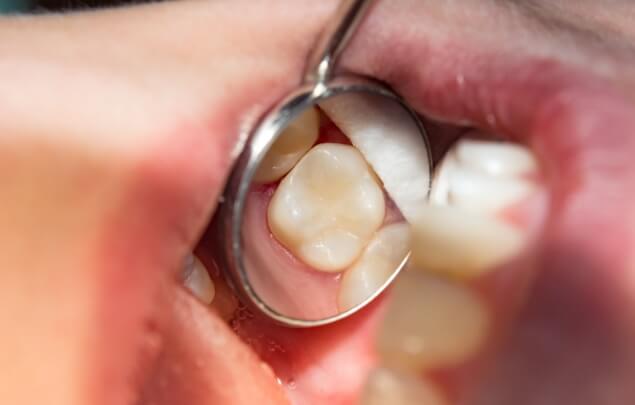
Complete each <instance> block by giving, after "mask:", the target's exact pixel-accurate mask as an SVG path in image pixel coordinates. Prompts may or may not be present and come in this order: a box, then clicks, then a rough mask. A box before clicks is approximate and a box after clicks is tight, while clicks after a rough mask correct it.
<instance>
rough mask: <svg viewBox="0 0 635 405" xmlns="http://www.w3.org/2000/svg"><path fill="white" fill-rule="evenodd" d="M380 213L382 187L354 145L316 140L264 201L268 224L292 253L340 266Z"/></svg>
mask: <svg viewBox="0 0 635 405" xmlns="http://www.w3.org/2000/svg"><path fill="white" fill-rule="evenodd" d="M384 214H385V201H384V195H383V191H382V189H381V186H380V185H379V184H378V183H377V180H376V179H375V176H374V174H373V173H372V171H371V169H370V168H369V167H368V165H367V163H366V161H365V160H364V158H363V157H362V155H361V154H360V153H359V151H357V150H356V149H355V148H354V147H352V146H349V145H341V144H328V143H324V144H320V145H317V146H315V147H314V148H313V149H311V150H310V151H309V152H308V153H307V154H306V155H305V156H304V157H303V158H302V159H301V160H300V161H299V162H298V164H297V165H296V166H295V167H294V168H293V169H292V170H291V172H290V173H289V174H288V175H287V176H286V177H285V178H284V179H283V180H282V181H281V182H280V185H279V186H278V188H277V189H276V191H275V193H274V194H273V197H272V199H271V201H270V203H269V208H268V212H267V215H268V221H269V227H270V229H271V232H272V234H273V235H274V236H275V238H276V239H277V240H278V241H279V242H280V243H281V244H282V245H284V246H285V247H286V248H287V249H288V250H289V251H290V252H291V253H293V254H294V255H295V256H296V257H297V258H299V259H300V260H302V261H303V262H305V263H306V264H308V265H310V266H312V267H313V268H315V269H317V270H322V271H341V270H343V269H345V268H346V267H347V266H349V265H351V264H352V263H353V262H354V261H355V259H357V257H358V256H359V255H360V253H361V252H362V250H363V249H364V247H365V246H366V244H367V243H368V241H369V240H370V239H371V237H372V235H373V234H374V232H375V231H376V230H377V229H378V228H379V226H380V225H381V223H382V221H383V219H384Z"/></svg>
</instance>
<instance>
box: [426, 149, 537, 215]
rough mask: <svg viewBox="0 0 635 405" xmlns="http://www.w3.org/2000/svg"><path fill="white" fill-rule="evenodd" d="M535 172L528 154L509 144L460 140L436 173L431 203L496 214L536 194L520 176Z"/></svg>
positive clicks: (531, 158)
mask: <svg viewBox="0 0 635 405" xmlns="http://www.w3.org/2000/svg"><path fill="white" fill-rule="evenodd" d="M535 170H536V163H535V160H534V158H533V157H532V155H531V153H530V152H529V151H527V150H525V149H524V148H523V147H521V146H518V145H513V144H510V143H501V142H492V141H476V140H472V139H461V140H460V141H458V142H457V143H456V144H455V145H454V146H453V147H452V149H451V150H450V151H449V152H448V153H447V154H446V156H445V157H444V159H443V161H442V162H441V164H440V165H439V167H438V168H437V170H436V173H435V178H434V181H433V185H432V191H431V195H430V201H431V202H432V203H433V204H436V205H451V206H454V207H460V208H463V209H466V210H468V211H473V212H480V213H497V212H499V211H501V210H502V209H504V208H506V207H509V206H511V205H513V204H514V203H517V202H519V201H522V200H523V199H524V198H526V197H527V196H529V195H531V194H532V193H533V192H534V191H535V190H536V185H535V184H534V183H533V182H531V181H530V180H528V179H525V178H523V177H522V176H523V175H526V174H529V173H532V172H534V171H535Z"/></svg>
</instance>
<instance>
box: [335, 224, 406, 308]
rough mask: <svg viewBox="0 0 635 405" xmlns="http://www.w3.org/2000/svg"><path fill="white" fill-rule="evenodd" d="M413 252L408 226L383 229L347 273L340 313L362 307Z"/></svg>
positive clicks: (344, 277)
mask: <svg viewBox="0 0 635 405" xmlns="http://www.w3.org/2000/svg"><path fill="white" fill-rule="evenodd" d="M409 251H410V229H409V226H408V225H407V224H405V223H397V224H392V225H388V226H386V227H384V228H382V229H380V230H379V231H378V232H377V233H376V234H375V236H374V237H373V239H372V240H371V241H370V243H369V244H368V246H366V249H365V250H364V252H363V253H362V255H361V256H360V257H359V259H357V261H356V262H355V263H354V264H353V265H352V266H351V267H350V268H349V269H347V270H346V272H345V273H344V275H343V277H342V282H341V285H340V290H339V295H338V306H339V309H340V310H341V311H346V310H347V309H350V308H353V307H354V306H356V305H357V304H360V303H362V302H363V301H364V300H366V299H367V298H368V297H370V296H371V295H372V294H373V293H375V292H376V291H378V290H379V288H380V287H381V286H382V285H383V284H384V283H385V282H386V280H388V278H390V276H391V275H392V274H393V273H394V271H395V269H397V267H398V266H399V265H400V264H401V263H402V262H403V261H404V259H405V258H406V256H407V255H408V252H409Z"/></svg>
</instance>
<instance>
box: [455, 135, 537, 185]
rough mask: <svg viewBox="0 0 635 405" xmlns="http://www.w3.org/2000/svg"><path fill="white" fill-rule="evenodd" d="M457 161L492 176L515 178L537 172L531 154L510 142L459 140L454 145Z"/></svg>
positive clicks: (534, 160) (522, 147) (524, 148)
mask: <svg viewBox="0 0 635 405" xmlns="http://www.w3.org/2000/svg"><path fill="white" fill-rule="evenodd" d="M456 157H457V160H459V161H460V162H462V163H463V164H464V165H466V166H471V167H472V168H474V169H477V170H480V171H482V172H484V173H487V174H489V175H492V176H505V177H517V176H521V175H523V174H528V173H532V172H534V171H536V170H537V166H538V165H537V163H536V159H535V157H534V156H533V155H532V153H531V152H530V151H529V150H528V149H527V148H526V147H524V146H521V145H516V144H513V143H510V142H496V141H484V140H476V139H466V138H464V139H461V140H460V141H459V142H458V143H457V145H456Z"/></svg>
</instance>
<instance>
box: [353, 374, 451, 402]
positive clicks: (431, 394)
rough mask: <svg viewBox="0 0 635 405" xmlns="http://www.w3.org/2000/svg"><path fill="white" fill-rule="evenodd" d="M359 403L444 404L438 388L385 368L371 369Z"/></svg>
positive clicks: (425, 381)
mask: <svg viewBox="0 0 635 405" xmlns="http://www.w3.org/2000/svg"><path fill="white" fill-rule="evenodd" d="M360 404H361V405H446V404H448V402H447V401H446V400H445V399H444V397H443V395H442V394H441V392H439V389H438V388H437V387H435V386H434V385H433V384H432V383H431V382H429V381H427V380H424V379H421V378H418V377H416V376H413V375H410V374H407V373H402V372H399V371H395V370H390V369H386V368H379V369H376V370H373V371H372V372H371V374H370V376H369V377H368V380H367V381H366V384H365V386H364V389H363V391H362V395H361V401H360Z"/></svg>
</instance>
